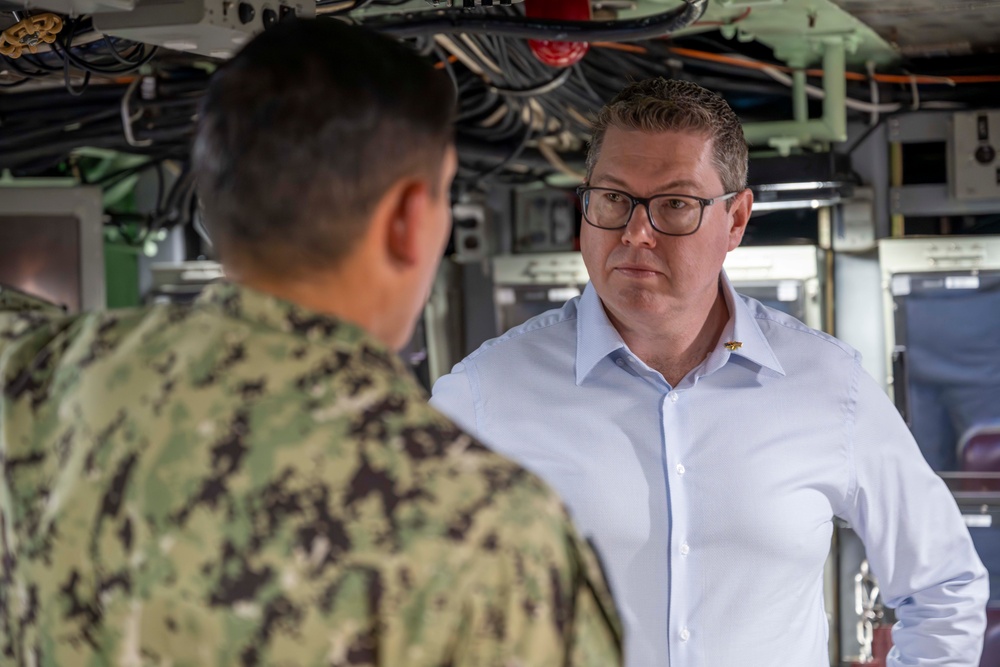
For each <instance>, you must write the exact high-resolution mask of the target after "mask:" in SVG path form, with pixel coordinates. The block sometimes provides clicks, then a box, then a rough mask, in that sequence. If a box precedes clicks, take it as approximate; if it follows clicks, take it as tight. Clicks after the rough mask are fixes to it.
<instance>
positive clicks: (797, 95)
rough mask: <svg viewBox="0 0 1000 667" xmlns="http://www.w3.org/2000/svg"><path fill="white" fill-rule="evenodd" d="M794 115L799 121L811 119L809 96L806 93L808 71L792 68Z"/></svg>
mask: <svg viewBox="0 0 1000 667" xmlns="http://www.w3.org/2000/svg"><path fill="white" fill-rule="evenodd" d="M792 117H793V118H794V119H795V121H796V122H798V123H803V122H805V121H807V120H809V96H808V94H807V93H806V71H805V70H804V69H802V68H796V69H794V70H792Z"/></svg>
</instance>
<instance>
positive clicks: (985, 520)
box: [962, 514, 993, 528]
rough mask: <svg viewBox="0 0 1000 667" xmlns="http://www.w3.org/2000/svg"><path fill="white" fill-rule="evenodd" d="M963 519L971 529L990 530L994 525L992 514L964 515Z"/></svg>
mask: <svg viewBox="0 0 1000 667" xmlns="http://www.w3.org/2000/svg"><path fill="white" fill-rule="evenodd" d="M962 518H963V519H965V525H966V526H968V527H969V528H989V527H990V526H992V525H993V516H992V515H990V514H963V515H962Z"/></svg>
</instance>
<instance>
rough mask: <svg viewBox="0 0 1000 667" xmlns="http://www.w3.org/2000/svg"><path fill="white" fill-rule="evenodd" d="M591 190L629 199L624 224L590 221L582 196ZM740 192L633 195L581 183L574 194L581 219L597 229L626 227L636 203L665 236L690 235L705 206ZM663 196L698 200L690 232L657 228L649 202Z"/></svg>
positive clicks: (703, 217)
mask: <svg viewBox="0 0 1000 667" xmlns="http://www.w3.org/2000/svg"><path fill="white" fill-rule="evenodd" d="M592 190H604V191H606V192H614V193H616V194H620V195H622V196H623V197H625V198H626V199H628V200H629V202H630V203H631V204H632V208H631V209H630V210H629V212H628V216H627V217H626V218H625V223H624V224H622V225H619V226H617V227H601V226H600V225H597V224H594V223H593V222H591V221H590V218H588V217H587V202H586V200H585V199H584V197H585V196H586V194H587V193H588V192H591V191H592ZM740 192H742V190H737V191H735V192H727V193H725V194H723V195H719V196H718V197H713V198H711V199H705V198H704V197H695V196H694V195H688V194H682V193H679V192H677V193H674V192H668V193H663V194H656V195H653V196H652V197H636V196H635V195H633V194H630V193H628V192H625V191H624V190H618V189H616V188H602V187H596V186H592V185H581V186H580V187H578V188H577V189H576V195H577V196H578V197H579V198H580V212H581V213H582V214H583V219H584V220H585V221H586V223H587V224H588V225H590V226H591V227H596V228H597V229H605V230H608V231H615V230H618V229H625V228H626V227H628V223H629V222H630V221H631V220H632V214H633V213H635V207H636V205H637V204H642V205H643V207H644V208H645V209H646V218H647V219H648V220H649V226H650V227H652V228H653V231H655V232H658V233H660V234H664V235H666V236H691V235H692V234H695V233H697V231H698V230H699V229H701V222H702V220H704V219H705V207H706V206H711V205H712V204H715V203H717V202H720V201H726V200H728V199H732V198H733V197H735V196H736V195H738V194H740ZM663 197H684V198H685V199H693V200H695V201H696V202H698V204H700V207H701V208H700V210H699V211H698V224H697V225H696V226H695V228H694V229H692V230H691V231H690V232H684V233H683V234H675V233H673V232H665V231H663V230H662V229H660V228H658V227H657V226H656V223H655V222H653V214H652V212H651V211H650V210H649V204H650V202H652V201H653V200H654V199H661V198H663Z"/></svg>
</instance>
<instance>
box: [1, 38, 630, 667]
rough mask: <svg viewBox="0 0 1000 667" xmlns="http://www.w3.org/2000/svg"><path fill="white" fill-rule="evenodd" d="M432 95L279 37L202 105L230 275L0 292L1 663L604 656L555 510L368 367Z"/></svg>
mask: <svg viewBox="0 0 1000 667" xmlns="http://www.w3.org/2000/svg"><path fill="white" fill-rule="evenodd" d="M453 106H454V99H453V92H452V90H451V87H450V83H449V82H448V80H447V79H446V78H443V77H442V75H441V74H440V73H438V72H435V71H434V70H433V68H431V67H430V65H429V64H427V63H425V62H424V61H423V60H421V59H420V58H418V57H417V56H416V55H415V54H413V53H411V52H410V51H409V50H408V49H407V48H406V47H404V46H403V45H401V44H399V43H397V42H394V41H392V40H389V39H387V38H384V37H381V36H377V35H374V34H371V33H368V32H367V31H364V30H362V29H361V28H357V27H352V26H347V25H345V24H342V23H340V22H337V21H330V20H328V21H325V22H322V21H311V22H310V21H291V22H287V23H286V22H283V23H281V24H279V25H278V26H277V27H275V28H272V29H271V30H268V31H267V32H265V33H264V34H263V35H262V36H259V37H257V38H256V39H255V40H253V41H252V42H251V43H250V44H249V45H248V46H247V47H246V48H245V49H244V50H243V51H242V52H241V53H240V54H239V55H238V56H237V57H236V58H235V59H234V61H233V62H231V63H230V64H228V65H226V66H225V67H224V68H223V69H222V70H221V72H220V73H219V74H218V75H217V76H216V77H215V78H214V79H213V82H212V84H211V86H210V89H209V93H208V95H207V98H206V101H205V103H204V106H203V111H202V113H201V116H200V121H199V131H198V137H197V141H196V144H195V152H194V158H193V159H194V166H195V171H196V175H197V178H198V186H199V190H200V192H201V194H202V196H203V198H204V203H205V210H206V221H207V224H208V227H209V231H210V232H211V234H212V236H213V239H214V242H215V244H216V248H217V250H218V252H219V254H220V256H221V259H222V261H223V264H224V266H225V267H226V270H227V275H228V276H229V278H230V279H231V282H227V283H220V284H217V285H214V286H212V287H210V288H208V289H207V290H206V292H205V293H204V294H203V295H202V296H201V297H200V298H199V299H198V301H196V302H195V303H194V304H187V305H176V304H175V305H159V306H153V307H149V308H143V309H135V310H129V311H116V312H105V313H91V314H84V315H78V316H70V315H66V314H64V313H62V312H60V311H59V310H57V309H52V308H45V307H42V306H40V305H39V304H38V303H37V302H32V301H30V300H28V299H26V298H24V297H23V296H21V295H18V294H16V293H13V292H10V291H0V308H2V310H3V312H2V313H0V387H2V396H0V457H2V464H3V471H4V475H3V477H2V478H0V558H2V563H0V565H2V571H0V664H14V665H37V666H39V667H41V666H50V665H51V666H59V667H71V666H73V665H110V664H119V665H128V666H132V665H172V666H174V667H187V666H192V667H193V666H196V665H197V666H199V667H204V666H206V665H282V666H286V665H287V666H289V667H292V666H299V665H302V666H304V665H334V666H339V665H385V666H392V667H403V666H407V667H422V666H428V667H429V666H442V667H443V666H445V665H450V666H453V667H459V666H476V667H491V666H496V667H518V666H523V667H530V666H539V667H541V666H545V665H552V666H557V665H558V666H565V665H574V666H581V667H582V666H587V667H590V666H594V667H596V666H601V667H604V666H611V665H619V664H620V661H621V647H620V629H619V624H618V620H617V616H616V612H615V609H614V604H613V602H612V600H611V597H610V594H609V591H608V589H607V587H606V584H605V581H604V579H603V576H602V574H601V572H600V569H599V567H598V563H597V560H596V558H595V555H594V554H593V552H592V551H591V550H590V548H589V547H588V546H587V545H586V544H585V543H583V542H581V540H580V538H579V537H578V536H577V533H576V532H575V531H574V529H573V527H572V525H571V523H570V521H569V520H568V518H567V515H566V513H565V510H564V508H563V506H562V504H561V503H560V501H559V499H558V498H557V497H556V496H555V495H554V494H553V492H552V491H550V490H549V489H548V488H547V487H545V486H544V485H543V484H542V483H541V482H540V481H539V480H538V479H537V478H535V477H534V476H532V475H531V474H530V473H528V472H526V471H524V470H523V469H521V468H520V467H518V466H517V465H515V464H513V463H511V462H509V461H507V460H506V459H504V458H502V457H500V456H498V455H496V454H494V453H492V452H490V451H488V450H487V449H485V448H483V447H482V446H480V445H479V444H478V443H476V442H475V441H473V440H472V439H470V438H469V437H468V436H467V435H464V434H463V433H462V432H460V431H459V430H458V429H457V428H456V427H455V426H453V425H452V424H451V423H450V422H449V421H448V420H447V419H445V418H444V417H442V416H441V415H440V414H439V413H437V412H436V411H434V410H433V409H432V408H430V407H429V406H428V405H427V404H426V396H425V394H424V392H423V391H422V390H421V389H420V387H419V385H418V384H417V383H416V381H415V380H414V379H413V378H412V376H411V375H410V373H409V372H408V370H407V368H406V367H405V365H404V364H402V363H401V361H400V360H399V359H398V358H397V356H396V355H395V354H394V353H393V351H392V350H393V349H398V348H400V347H401V346H402V345H403V344H404V343H405V341H406V340H407V339H408V338H409V336H410V332H411V331H412V327H413V322H414V319H415V317H416V315H417V313H418V312H419V309H420V305H421V302H422V299H423V298H424V297H425V295H426V293H427V290H428V288H429V285H430V281H431V279H432V277H433V274H434V269H435V267H436V264H437V262H438V260H439V258H440V256H441V251H442V249H443V245H444V239H445V237H446V236H447V231H448V226H449V214H448V210H449V203H448V185H449V183H450V180H451V178H452V176H453V174H454V170H455V155H454V148H453V145H452V136H451V130H450V126H451V118H452V109H453Z"/></svg>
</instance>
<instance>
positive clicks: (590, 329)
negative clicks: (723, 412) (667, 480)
mask: <svg viewBox="0 0 1000 667" xmlns="http://www.w3.org/2000/svg"><path fill="white" fill-rule="evenodd" d="M719 279H720V281H721V285H722V293H723V297H724V298H725V299H726V305H727V306H728V307H729V322H727V323H726V327H725V328H724V329H723V332H722V336H721V337H720V340H719V344H718V345H717V346H716V348H715V349H713V351H712V352H711V353H710V354H709V355H708V358H706V359H705V362H704V363H703V364H702V369H703V370H702V371H699V375H708V374H710V373H713V372H715V371H716V370H718V369H720V368H722V367H723V366H724V365H726V363H728V362H729V359H730V357H731V356H737V357H742V358H743V359H746V360H747V361H750V362H752V363H754V364H756V365H757V366H760V367H762V368H767V369H770V370H772V371H774V372H775V373H777V374H778V375H784V374H785V371H784V369H783V368H782V367H781V364H780V363H779V362H778V358H777V357H776V356H775V355H774V350H773V349H772V348H771V344H770V343H768V341H767V337H766V336H765V335H764V332H763V331H761V329H760V326H759V325H758V324H757V318H756V317H754V315H753V313H752V312H751V311H750V308H749V307H748V306H747V304H746V302H745V301H744V300H743V299H742V298H741V297H740V296H739V295H738V294H737V293H736V290H735V289H734V288H733V285H732V283H731V282H730V281H729V278H728V276H726V273H725V271H723V272H722V274H721V276H720V278H719ZM576 337H577V339H576V384H577V385H580V384H583V381H584V380H586V379H587V376H588V375H590V373H591V371H593V370H594V368H595V367H596V366H597V364H598V363H600V361H601V360H602V359H604V358H605V357H607V356H609V355H611V354H612V353H614V352H617V351H618V350H621V349H625V348H626V345H625V342H624V341H623V340H622V338H621V335H620V334H619V333H618V330H617V329H615V327H614V325H613V324H611V321H610V320H609V319H608V315H607V313H606V312H605V310H604V305H603V304H602V303H601V299H600V297H599V296H597V291H596V290H595V289H594V285H593V283H590V284H588V285H587V288H586V289H585V290H584V292H583V296H581V297H580V303H579V305H578V307H577V332H576ZM737 342H738V343H740V345H739V346H738V347H737V346H733V347H735V349H732V350H730V349H728V348H727V346H726V343H737Z"/></svg>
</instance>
